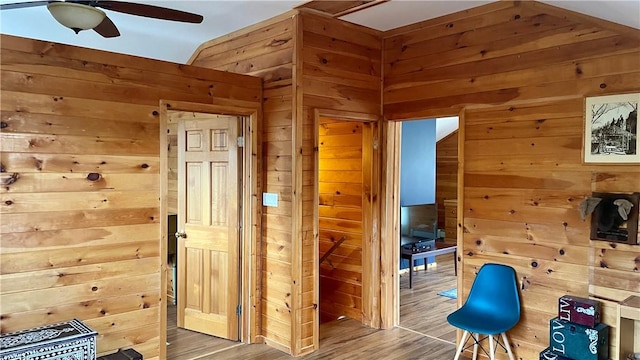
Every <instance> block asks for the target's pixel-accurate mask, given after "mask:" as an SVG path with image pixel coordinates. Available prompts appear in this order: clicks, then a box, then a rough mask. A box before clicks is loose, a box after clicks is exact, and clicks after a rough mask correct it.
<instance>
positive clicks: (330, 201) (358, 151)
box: [316, 112, 379, 326]
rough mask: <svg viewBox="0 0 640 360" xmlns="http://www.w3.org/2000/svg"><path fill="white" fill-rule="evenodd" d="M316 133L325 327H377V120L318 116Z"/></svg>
mask: <svg viewBox="0 0 640 360" xmlns="http://www.w3.org/2000/svg"><path fill="white" fill-rule="evenodd" d="M316 129H317V131H316V133H317V139H316V141H317V148H318V152H317V159H316V173H317V180H316V181H317V186H316V189H317V191H316V201H317V206H316V209H317V210H316V218H317V221H316V226H317V228H316V229H317V234H318V245H317V248H316V251H317V254H318V271H317V274H318V275H317V276H318V284H319V286H318V288H319V294H318V296H319V301H318V303H319V314H320V315H319V317H320V323H326V322H330V321H335V320H339V319H344V318H348V319H352V320H355V321H357V322H358V323H362V324H365V325H367V326H376V324H375V323H374V322H375V321H377V320H376V319H375V315H373V313H374V311H373V301H374V300H373V299H372V296H371V294H370V292H371V289H372V285H371V284H372V281H373V276H372V274H373V273H374V271H373V268H374V267H375V266H376V264H375V263H374V261H373V260H372V259H374V258H375V257H374V256H372V251H375V250H374V249H375V244H377V243H378V240H377V238H376V239H374V236H377V234H375V235H374V231H373V229H374V227H375V225H374V222H376V221H377V220H378V219H377V217H376V216H375V215H374V211H373V205H374V204H373V203H374V201H375V199H374V196H373V195H372V194H375V190H374V189H375V188H376V187H377V186H378V181H377V180H376V178H375V176H374V173H375V167H376V166H375V164H376V162H377V161H378V159H379V158H378V155H377V153H376V150H377V145H376V144H375V142H376V140H375V139H377V129H378V127H377V119H375V118H371V117H369V116H366V115H361V114H355V113H347V112H345V113H340V114H333V113H331V115H328V114H322V113H321V112H317V113H316ZM378 318H379V317H378Z"/></svg>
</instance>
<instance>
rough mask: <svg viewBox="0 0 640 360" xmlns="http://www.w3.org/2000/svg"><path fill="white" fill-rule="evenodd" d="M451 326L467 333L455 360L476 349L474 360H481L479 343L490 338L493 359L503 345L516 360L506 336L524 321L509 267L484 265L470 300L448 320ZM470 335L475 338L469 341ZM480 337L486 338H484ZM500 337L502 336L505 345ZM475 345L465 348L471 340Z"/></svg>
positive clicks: (490, 352)
mask: <svg viewBox="0 0 640 360" xmlns="http://www.w3.org/2000/svg"><path fill="white" fill-rule="evenodd" d="M447 321H448V322H449V324H451V325H453V326H455V327H457V328H459V329H462V330H464V334H463V335H462V339H461V340H460V346H458V350H457V351H456V356H455V358H454V360H458V358H459V357H460V354H461V353H462V352H463V351H464V350H465V349H467V348H469V347H471V346H472V345H473V359H474V360H475V359H477V357H478V346H479V342H480V341H482V340H484V339H486V338H489V353H487V350H486V349H484V348H482V347H481V348H482V351H484V353H485V354H487V356H489V358H491V359H492V360H494V359H495V349H494V348H495V345H494V344H493V340H494V336H496V339H495V340H496V343H497V344H498V345H500V346H501V347H502V348H503V349H504V350H505V351H506V352H507V353H508V354H509V359H511V360H514V357H513V353H512V352H511V347H510V346H509V341H508V340H507V335H506V332H507V331H508V330H509V329H511V328H513V327H514V326H515V325H516V324H517V323H518V321H520V297H519V295H518V285H517V282H516V272H515V270H514V269H513V268H512V267H510V266H507V265H501V264H484V265H482V267H481V268H480V271H478V275H477V276H476V279H475V280H474V281H473V285H471V291H470V292H469V297H467V301H465V303H464V305H462V307H461V308H459V309H458V310H456V311H455V312H453V313H451V314H450V315H449V316H448V317H447ZM469 335H471V336H470V337H469ZM480 335H486V336H485V337H483V338H480ZM497 335H502V342H503V343H502V344H501V343H500V338H499V337H497ZM469 339H473V344H472V345H469V346H467V347H465V345H466V343H467V340H469Z"/></svg>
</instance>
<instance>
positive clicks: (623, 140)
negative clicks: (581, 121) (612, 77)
mask: <svg viewBox="0 0 640 360" xmlns="http://www.w3.org/2000/svg"><path fill="white" fill-rule="evenodd" d="M638 103H640V93H638V94H623V95H609V96H597V97H588V98H586V101H585V126H584V145H583V153H584V162H585V163H640V152H639V150H640V149H639V148H640V146H639V145H640V141H639V139H638Z"/></svg>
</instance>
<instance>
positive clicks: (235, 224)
mask: <svg viewBox="0 0 640 360" xmlns="http://www.w3.org/2000/svg"><path fill="white" fill-rule="evenodd" d="M234 111H238V108H234ZM256 121H257V119H256V112H255V110H252V109H246V111H245V112H244V113H241V114H233V115H229V114H228V113H227V111H226V109H225V108H224V107H223V106H212V105H204V104H191V103H171V104H169V103H166V102H163V103H162V104H161V174H163V175H165V176H162V177H161V219H160V223H161V229H162V242H161V246H160V250H161V253H162V254H163V257H164V259H165V260H166V261H163V263H162V267H163V272H162V282H161V284H162V289H166V295H167V296H166V297H165V298H166V299H168V301H163V302H162V306H163V307H165V308H164V309H163V311H162V321H161V324H162V325H163V326H162V328H161V341H163V342H164V340H166V343H167V348H165V349H161V357H165V356H166V358H169V359H171V358H175V359H177V358H180V359H190V358H199V357H202V356H205V355H211V354H213V353H215V352H218V351H221V350H223V349H226V348H229V347H231V346H237V345H238V344H239V343H238V342H237V341H238V340H240V341H244V342H250V341H251V336H252V335H251V333H252V328H251V326H250V325H248V324H249V319H250V317H251V316H255V314H254V310H253V308H254V306H253V305H254V304H252V301H254V300H251V299H252V298H251V293H250V291H251V290H250V289H253V288H255V286H252V285H254V284H253V282H254V281H255V279H256V278H257V277H256V276H255V274H254V271H255V266H254V265H253V264H251V263H250V262H248V261H243V259H251V257H250V256H247V254H250V253H251V252H252V251H253V250H252V249H254V248H255V247H256V239H257V238H256V234H255V231H254V230H253V229H255V228H257V226H255V225H256V223H255V221H256V219H258V218H259V217H258V216H257V214H255V213H254V212H255V211H257V210H256V209H257V207H256V206H252V205H253V204H252V202H253V199H252V196H251V194H253V193H256V192H257V183H256V182H255V181H254V180H253V179H252V177H251V176H250V173H251V172H252V171H253V172H254V173H255V170H256V168H257V164H255V162H254V160H253V157H252V151H254V149H255V141H256V139H255V138H254V136H253V134H252V133H251V130H250V129H251V128H252V127H253V126H254V125H255V122H256ZM174 231H175V235H176V236H173V234H172V232H174ZM171 240H173V241H171ZM221 289H223V290H222V291H221ZM242 308H245V309H249V311H247V312H245V313H244V314H243V312H242V311H241V309H242ZM254 333H255V332H254ZM162 350H164V354H163V351H162ZM162 355H164V356H162Z"/></svg>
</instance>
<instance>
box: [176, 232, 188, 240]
mask: <svg viewBox="0 0 640 360" xmlns="http://www.w3.org/2000/svg"><path fill="white" fill-rule="evenodd" d="M179 238H183V239H186V238H187V233H185V232H181V231H178V232H176V239H179Z"/></svg>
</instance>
